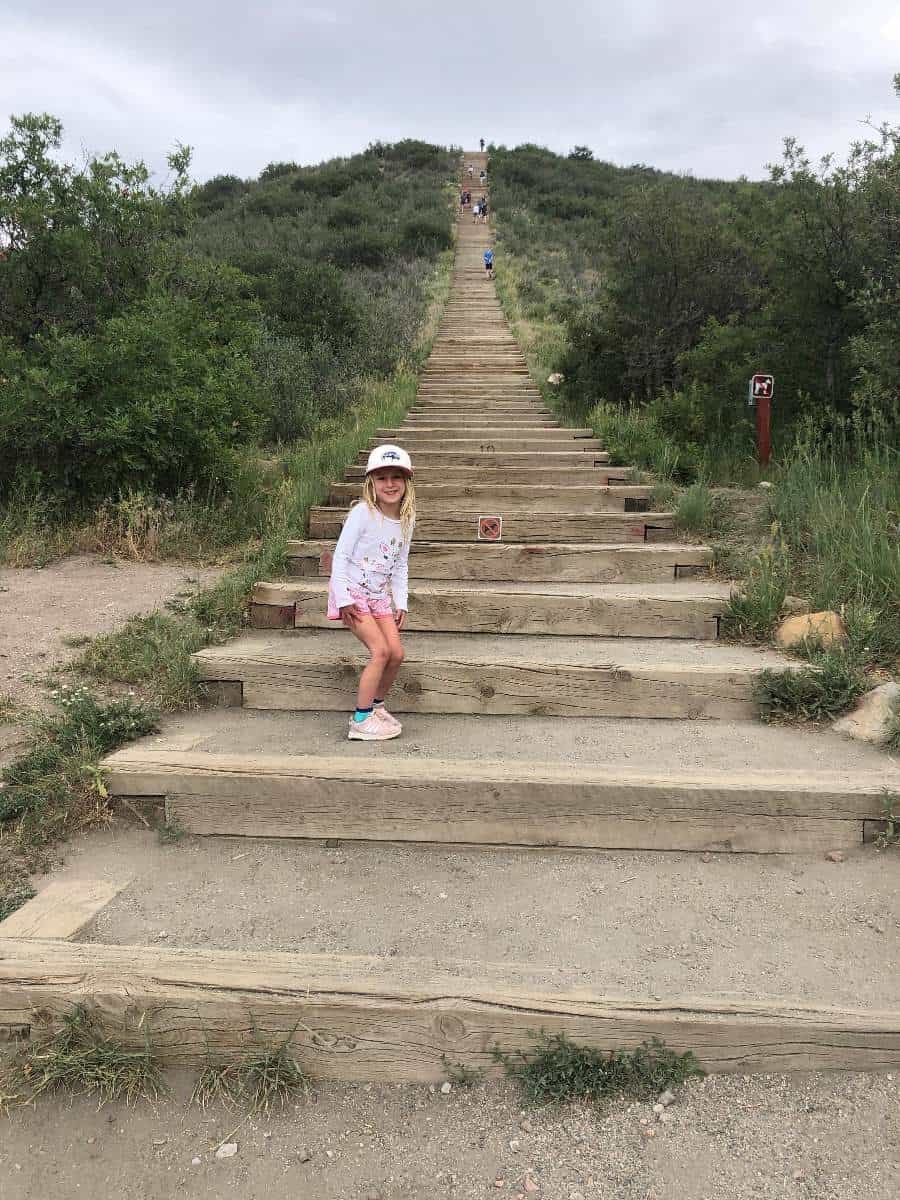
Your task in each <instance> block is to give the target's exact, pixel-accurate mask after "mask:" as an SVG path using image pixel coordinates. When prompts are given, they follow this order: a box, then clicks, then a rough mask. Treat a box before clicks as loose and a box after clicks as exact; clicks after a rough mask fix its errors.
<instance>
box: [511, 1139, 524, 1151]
mask: <svg viewBox="0 0 900 1200" xmlns="http://www.w3.org/2000/svg"><path fill="white" fill-rule="evenodd" d="M520 1145H521V1142H520V1141H519V1139H518V1138H512V1139H511V1141H510V1143H509V1148H510V1150H518V1148H519V1146H520Z"/></svg>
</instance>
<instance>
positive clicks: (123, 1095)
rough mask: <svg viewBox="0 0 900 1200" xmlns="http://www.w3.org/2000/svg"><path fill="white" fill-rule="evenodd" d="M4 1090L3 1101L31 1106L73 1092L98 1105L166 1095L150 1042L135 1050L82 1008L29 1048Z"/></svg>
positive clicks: (12, 1068)
mask: <svg viewBox="0 0 900 1200" xmlns="http://www.w3.org/2000/svg"><path fill="white" fill-rule="evenodd" d="M4 1084H5V1086H6V1087H7V1088H9V1087H11V1088H12V1089H13V1091H12V1093H8V1094H7V1095H6V1096H5V1099H6V1101H7V1103H8V1102H9V1101H10V1100H12V1101H13V1102H16V1103H20V1104H30V1103H32V1102H33V1101H35V1100H37V1099H38V1097H39V1096H42V1095H45V1094H51V1093H53V1092H60V1091H69V1092H72V1093H74V1094H75V1095H87V1096H92V1095H96V1096H97V1097H98V1098H99V1101H100V1104H101V1105H103V1104H106V1103H107V1102H108V1101H110V1100H124V1101H125V1102H126V1104H133V1103H135V1102H136V1101H137V1100H140V1099H148V1100H155V1099H157V1098H158V1097H159V1096H161V1095H164V1094H165V1093H166V1091H167V1088H166V1085H165V1082H164V1080H163V1078H162V1074H161V1072H160V1067H159V1063H158V1061H157V1059H156V1058H155V1056H154V1054H153V1051H152V1049H151V1046H150V1043H149V1040H147V1041H145V1044H144V1046H143V1048H142V1049H140V1050H132V1049H129V1048H127V1047H125V1046H123V1045H121V1044H120V1043H119V1042H117V1041H116V1040H115V1039H114V1038H112V1037H109V1036H107V1035H106V1034H105V1033H104V1032H103V1028H102V1025H101V1023H100V1021H99V1019H98V1018H97V1017H95V1016H94V1015H92V1014H91V1013H89V1012H88V1011H87V1009H86V1008H84V1007H82V1006H79V1007H77V1008H75V1009H73V1010H72V1012H70V1013H67V1014H66V1015H65V1016H64V1017H63V1018H62V1028H61V1029H59V1030H58V1031H57V1032H56V1033H53V1034H50V1035H48V1036H47V1037H46V1038H43V1039H40V1040H38V1041H37V1042H35V1043H33V1044H32V1045H29V1046H28V1047H27V1048H26V1049H25V1050H23V1051H22V1053H21V1054H20V1055H19V1056H18V1057H17V1058H16V1059H14V1060H13V1062H12V1064H11V1065H10V1067H9V1069H8V1071H7V1072H6V1076H5V1079H4Z"/></svg>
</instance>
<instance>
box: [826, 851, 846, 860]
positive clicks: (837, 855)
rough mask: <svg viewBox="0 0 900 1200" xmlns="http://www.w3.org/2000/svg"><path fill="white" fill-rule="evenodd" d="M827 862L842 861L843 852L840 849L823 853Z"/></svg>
mask: <svg viewBox="0 0 900 1200" xmlns="http://www.w3.org/2000/svg"><path fill="white" fill-rule="evenodd" d="M825 857H826V858H827V860H828V861H829V862H843V861H844V854H843V851H841V850H829V851H828V853H827V854H826V855H825Z"/></svg>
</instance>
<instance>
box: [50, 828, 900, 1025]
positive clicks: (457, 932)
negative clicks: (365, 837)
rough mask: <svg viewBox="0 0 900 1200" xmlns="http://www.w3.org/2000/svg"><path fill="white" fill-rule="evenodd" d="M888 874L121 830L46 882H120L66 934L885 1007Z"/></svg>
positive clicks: (804, 864)
mask: <svg viewBox="0 0 900 1200" xmlns="http://www.w3.org/2000/svg"><path fill="white" fill-rule="evenodd" d="M704 857H705V858H706V860H707V861H704ZM898 865H900V859H898V857H897V855H896V854H895V853H894V852H884V853H879V852H877V851H875V850H874V849H873V848H872V847H870V846H865V847H862V846H861V847H860V848H859V850H858V851H848V852H847V855H846V858H845V860H844V861H843V862H839V863H835V862H830V861H828V860H827V859H826V858H825V856H824V855H823V854H818V855H728V854H714V855H707V856H701V855H698V854H679V853H668V854H659V853H636V852H627V851H618V852H614V853H612V852H604V853H582V852H572V851H549V852H545V851H530V850H520V851H519V850H503V849H482V848H476V847H473V848H459V847H452V846H451V847H440V846H418V845H409V846H396V845H391V844H378V843H372V842H369V843H365V842H358V843H341V844H340V845H339V846H337V847H329V846H326V845H325V844H324V843H322V842H300V841H293V840H269V841H262V840H257V839H252V838H226V837H209V838H199V837H185V838H184V839H183V840H181V841H180V842H178V843H176V844H174V845H160V843H159V841H158V839H157V837H156V835H155V834H154V833H152V832H150V831H148V830H144V829H142V828H134V827H133V826H127V825H126V824H125V823H124V822H117V823H116V825H115V826H114V827H113V828H112V829H111V830H109V831H108V832H106V833H102V834H94V835H88V836H85V837H81V838H78V839H76V840H75V841H73V842H72V843H71V844H70V848H69V853H68V855H67V862H66V865H65V867H64V868H63V870H62V871H59V872H57V873H56V874H55V876H54V878H56V879H66V878H73V879H103V878H108V877H114V878H116V879H119V880H126V879H129V878H130V879H131V883H130V884H129V885H128V886H127V887H126V888H125V889H124V890H123V891H122V892H120V893H119V895H118V896H116V897H115V899H113V900H112V901H111V902H110V903H109V904H108V905H107V906H106V907H105V908H104V909H102V910H101V911H100V913H99V914H98V916H97V917H96V919H95V920H94V922H93V923H92V924H91V925H90V926H89V927H88V929H87V930H85V932H84V933H83V934H82V935H81V937H80V938H79V939H78V940H81V941H90V942H100V943H104V944H111V945H142V944H143V945H148V944H156V945H163V944H164V945H166V946H182V947H191V948H194V947H200V948H216V947H218V948H221V949H228V950H260V951H283V952H302V953H308V954H363V955H367V954H375V955H379V956H384V957H391V956H394V955H401V956H412V957H422V958H427V959H439V960H441V961H446V960H455V961H462V962H465V963H467V964H468V963H472V964H475V966H474V969H475V970H476V972H477V963H479V962H495V963H502V962H509V963H515V964H534V966H535V968H536V969H541V970H542V969H543V968H550V969H556V968H561V969H564V970H566V971H569V972H576V973H577V974H578V975H579V976H583V978H584V982H585V984H586V985H589V986H591V987H592V988H594V989H596V990H600V991H603V992H604V993H606V994H610V995H614V994H618V995H625V996H646V995H650V996H651V997H654V998H657V999H660V1000H670V999H673V998H674V997H680V996H687V995H703V996H713V997H715V996H718V997H723V996H727V995H728V994H730V993H739V994H742V995H750V996H752V997H754V998H755V999H765V998H772V999H785V998H789V999H793V1000H797V1001H805V1002H811V1003H822V1002H823V998H824V997H827V998H828V1000H827V1002H828V1003H832V1004H835V1005H842V1004H843V1005H847V1006H849V1007H852V1008H874V1009H886V1010H893V1009H896V1008H898V1007H900V1003H898V999H900V996H898V981H897V976H896V964H897V961H898V955H900V938H898V931H900V921H898V917H900V911H898V894H897V875H898ZM36 884H37V886H38V887H39V888H40V887H41V886H42V881H40V880H38V881H36ZM413 913H414V914H415V918H414V919H411V914H413Z"/></svg>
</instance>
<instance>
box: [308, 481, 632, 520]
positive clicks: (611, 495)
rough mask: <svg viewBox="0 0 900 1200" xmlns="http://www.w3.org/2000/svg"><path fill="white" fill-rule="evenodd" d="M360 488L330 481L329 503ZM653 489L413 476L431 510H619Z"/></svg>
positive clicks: (343, 500) (420, 503) (420, 504)
mask: <svg viewBox="0 0 900 1200" xmlns="http://www.w3.org/2000/svg"><path fill="white" fill-rule="evenodd" d="M361 492H362V489H361V485H360V484H359V483H355V482H347V483H337V482H335V483H332V484H331V486H330V489H329V497H328V500H329V504H330V505H334V506H335V507H341V506H343V505H345V504H349V503H351V502H352V501H353V500H358V499H359V497H360V495H361ZM652 493H653V489H652V488H651V487H648V486H647V485H646V484H628V483H626V484H612V485H605V486H604V485H603V484H601V483H600V482H599V481H598V482H593V481H591V482H587V483H585V484H583V485H577V484H569V483H566V484H565V485H564V486H563V485H560V484H559V483H555V484H554V485H553V486H550V487H546V486H540V485H536V484H534V483H532V484H527V483H526V484H515V485H508V484H503V485H499V484H488V483H482V482H480V481H478V482H470V483H420V482H419V480H418V479H417V480H416V504H417V508H418V509H421V511H423V512H425V511H427V510H428V509H429V508H430V509H432V510H439V509H441V508H443V509H445V510H452V509H461V508H462V509H465V510H466V511H468V512H471V511H472V510H473V509H475V508H477V509H478V510H479V511H480V512H486V513H489V512H504V513H506V512H520V513H526V514H531V513H559V512H579V513H582V514H587V513H601V512H609V513H614V512H618V513H622V512H624V511H625V502H626V501H627V500H640V501H648V502H649V499H650V497H651V495H652Z"/></svg>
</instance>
